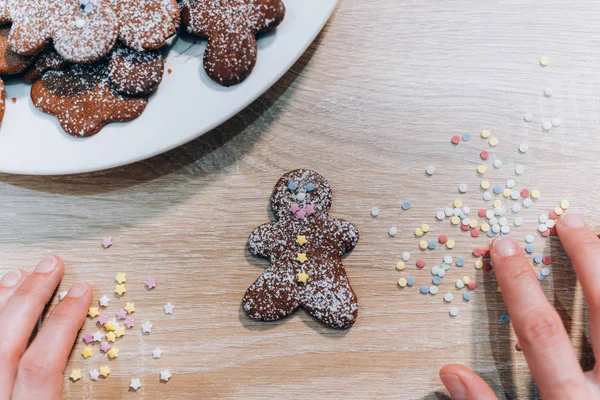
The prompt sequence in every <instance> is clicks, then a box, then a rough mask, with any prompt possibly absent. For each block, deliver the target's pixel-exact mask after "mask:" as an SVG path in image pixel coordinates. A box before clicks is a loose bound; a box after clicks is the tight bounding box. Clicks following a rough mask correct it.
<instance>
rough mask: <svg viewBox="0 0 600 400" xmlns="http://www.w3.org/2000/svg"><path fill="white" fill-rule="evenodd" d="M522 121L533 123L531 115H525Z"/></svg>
mask: <svg viewBox="0 0 600 400" xmlns="http://www.w3.org/2000/svg"><path fill="white" fill-rule="evenodd" d="M523 119H524V120H525V121H527V122H531V121H533V115H531V113H525V115H524V116H523Z"/></svg>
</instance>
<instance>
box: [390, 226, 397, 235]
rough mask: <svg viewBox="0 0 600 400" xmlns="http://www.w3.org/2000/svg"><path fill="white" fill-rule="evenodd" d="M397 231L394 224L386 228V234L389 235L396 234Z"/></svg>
mask: <svg viewBox="0 0 600 400" xmlns="http://www.w3.org/2000/svg"><path fill="white" fill-rule="evenodd" d="M397 233H398V228H396V227H395V226H392V227H391V228H390V229H388V235H390V236H391V237H394V236H396V234H397Z"/></svg>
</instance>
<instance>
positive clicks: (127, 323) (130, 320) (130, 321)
mask: <svg viewBox="0 0 600 400" xmlns="http://www.w3.org/2000/svg"><path fill="white" fill-rule="evenodd" d="M134 325H135V319H134V318H133V317H127V318H125V326H127V328H133V326H134Z"/></svg>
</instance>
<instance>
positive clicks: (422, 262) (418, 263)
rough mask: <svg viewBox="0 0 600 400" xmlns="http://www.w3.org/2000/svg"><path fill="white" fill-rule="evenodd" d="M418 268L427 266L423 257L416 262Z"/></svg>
mask: <svg viewBox="0 0 600 400" xmlns="http://www.w3.org/2000/svg"><path fill="white" fill-rule="evenodd" d="M416 265H417V268H424V267H425V260H422V259H418V260H417V262H416Z"/></svg>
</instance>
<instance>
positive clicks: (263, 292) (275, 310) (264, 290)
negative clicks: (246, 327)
mask: <svg viewBox="0 0 600 400" xmlns="http://www.w3.org/2000/svg"><path fill="white" fill-rule="evenodd" d="M299 300H300V296H299V292H298V284H297V283H295V282H294V277H293V276H291V275H289V274H288V273H285V272H274V271H273V269H272V268H269V269H267V270H266V271H265V272H263V273H262V275H261V276H260V277H259V278H258V279H257V280H256V282H254V283H253V284H252V286H250V287H249V288H248V290H247V291H246V294H245V295H244V299H243V300H242V305H243V307H244V311H245V312H246V314H248V316H249V317H250V318H252V319H256V320H259V321H277V320H280V319H282V318H285V317H287V316H288V315H290V314H292V313H293V312H294V311H295V310H296V309H297V308H298V307H299V305H300V301H299Z"/></svg>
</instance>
